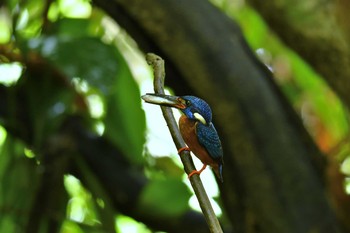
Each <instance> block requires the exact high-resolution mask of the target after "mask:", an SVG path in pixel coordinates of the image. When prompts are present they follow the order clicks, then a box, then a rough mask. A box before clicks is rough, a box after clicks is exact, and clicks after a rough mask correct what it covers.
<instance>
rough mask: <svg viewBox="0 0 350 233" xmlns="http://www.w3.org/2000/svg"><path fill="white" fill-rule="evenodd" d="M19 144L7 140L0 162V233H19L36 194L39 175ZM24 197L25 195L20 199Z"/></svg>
mask: <svg viewBox="0 0 350 233" xmlns="http://www.w3.org/2000/svg"><path fill="white" fill-rule="evenodd" d="M23 149H24V146H23V144H22V143H20V142H19V141H16V140H14V139H12V138H11V137H7V139H6V141H5V144H4V146H3V147H2V149H1V155H0V162H1V171H0V172H1V173H0V206H1V208H0V216H1V217H0V232H21V231H22V230H23V228H24V227H25V224H26V223H27V217H28V213H29V210H30V208H31V205H32V201H33V198H34V195H35V194H36V192H35V191H36V187H37V181H38V177H39V173H38V172H37V168H38V167H37V165H36V163H35V160H34V159H28V158H26V157H25V156H24V153H23ZM23 194H25V195H23Z"/></svg>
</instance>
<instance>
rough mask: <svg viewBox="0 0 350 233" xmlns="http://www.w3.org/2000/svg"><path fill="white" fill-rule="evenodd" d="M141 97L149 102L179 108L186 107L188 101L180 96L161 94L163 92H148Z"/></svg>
mask: <svg viewBox="0 0 350 233" xmlns="http://www.w3.org/2000/svg"><path fill="white" fill-rule="evenodd" d="M141 98H142V99H143V100H144V101H146V102H147V103H151V104H158V105H162V106H167V107H174V108H178V109H185V108H186V101H185V100H184V99H182V98H181V97H179V96H172V95H161V94H149V93H148V94H146V95H143V96H141Z"/></svg>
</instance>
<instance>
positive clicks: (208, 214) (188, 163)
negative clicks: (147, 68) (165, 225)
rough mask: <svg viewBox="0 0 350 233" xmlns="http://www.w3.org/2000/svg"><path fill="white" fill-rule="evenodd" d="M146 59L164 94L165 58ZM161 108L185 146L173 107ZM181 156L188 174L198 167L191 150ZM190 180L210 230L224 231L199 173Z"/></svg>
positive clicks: (158, 91) (177, 139)
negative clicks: (194, 162) (195, 164)
mask: <svg viewBox="0 0 350 233" xmlns="http://www.w3.org/2000/svg"><path fill="white" fill-rule="evenodd" d="M146 60H147V63H148V64H149V65H151V66H152V68H153V72H154V84H153V85H154V92H155V93H156V94H164V78H165V70H164V60H163V59H162V58H161V57H159V56H157V55H155V54H153V53H148V54H147V55H146ZM161 109H162V112H163V116H164V119H165V121H166V122H167V124H168V127H169V131H170V133H171V136H172V138H173V141H174V143H175V145H176V148H177V149H180V148H183V147H185V146H186V144H185V142H184V140H183V139H182V136H181V134H180V131H179V128H178V126H177V123H176V121H175V118H174V116H173V113H172V110H171V108H169V107H164V106H161ZM180 158H181V161H182V163H183V165H184V168H185V171H186V173H187V174H189V173H190V172H192V171H193V170H195V169H196V168H195V166H194V164H193V161H192V158H191V156H190V152H189V151H186V150H184V151H182V152H181V154H180ZM190 182H191V185H192V188H193V190H194V192H195V194H196V196H197V199H198V202H199V205H200V207H201V209H202V212H203V214H204V217H205V219H206V221H207V223H208V226H209V229H210V231H211V232H215V233H216V232H222V229H221V226H220V223H219V220H218V219H217V217H216V215H215V213H214V210H213V207H212V206H211V203H210V200H209V198H208V195H207V193H206V192H205V189H204V187H203V184H202V181H201V180H200V177H199V175H197V174H195V175H193V176H191V178H190Z"/></svg>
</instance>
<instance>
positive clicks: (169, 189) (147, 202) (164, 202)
mask: <svg viewBox="0 0 350 233" xmlns="http://www.w3.org/2000/svg"><path fill="white" fill-rule="evenodd" d="M190 197H191V193H190V191H189V190H188V188H187V187H186V185H185V184H184V183H183V182H182V181H181V180H179V179H167V180H153V181H151V182H150V183H149V184H148V185H147V186H146V187H145V189H144V190H143V192H142V194H141V197H140V200H139V208H140V211H143V212H146V213H147V214H149V215H154V216H155V217H157V216H158V217H160V216H167V217H175V216H179V215H181V214H183V213H184V212H185V211H187V210H188V209H189V206H188V200H189V198H190Z"/></svg>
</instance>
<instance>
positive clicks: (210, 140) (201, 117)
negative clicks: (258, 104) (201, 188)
mask: <svg viewBox="0 0 350 233" xmlns="http://www.w3.org/2000/svg"><path fill="white" fill-rule="evenodd" d="M141 98H142V99H143V100H144V101H146V102H147V103H151V104H157V105H162V106H168V107H174V108H177V109H179V110H180V111H181V112H182V113H183V114H182V116H181V117H180V119H179V129H180V133H181V135H182V137H183V139H184V141H185V143H186V144H187V146H188V147H184V148H181V149H179V151H178V152H179V154H180V153H181V152H182V151H183V150H188V151H192V152H193V154H194V155H195V156H196V157H197V158H198V159H200V160H201V161H202V163H203V167H202V168H201V169H200V170H199V171H197V170H194V171H192V172H191V173H190V174H189V175H188V177H191V176H192V175H194V174H198V175H200V174H201V172H202V171H204V169H205V168H206V167H207V165H209V166H211V167H212V169H213V171H214V173H215V175H216V176H217V177H218V178H219V180H220V181H221V182H223V177H222V170H223V164H224V161H223V151H222V146H221V141H220V138H219V135H218V133H217V131H216V129H215V127H214V125H213V123H212V112H211V108H210V106H209V104H207V103H206V102H205V101H204V100H202V99H200V98H198V97H196V96H191V95H186V96H171V95H163V94H146V95H143V96H141Z"/></svg>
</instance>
